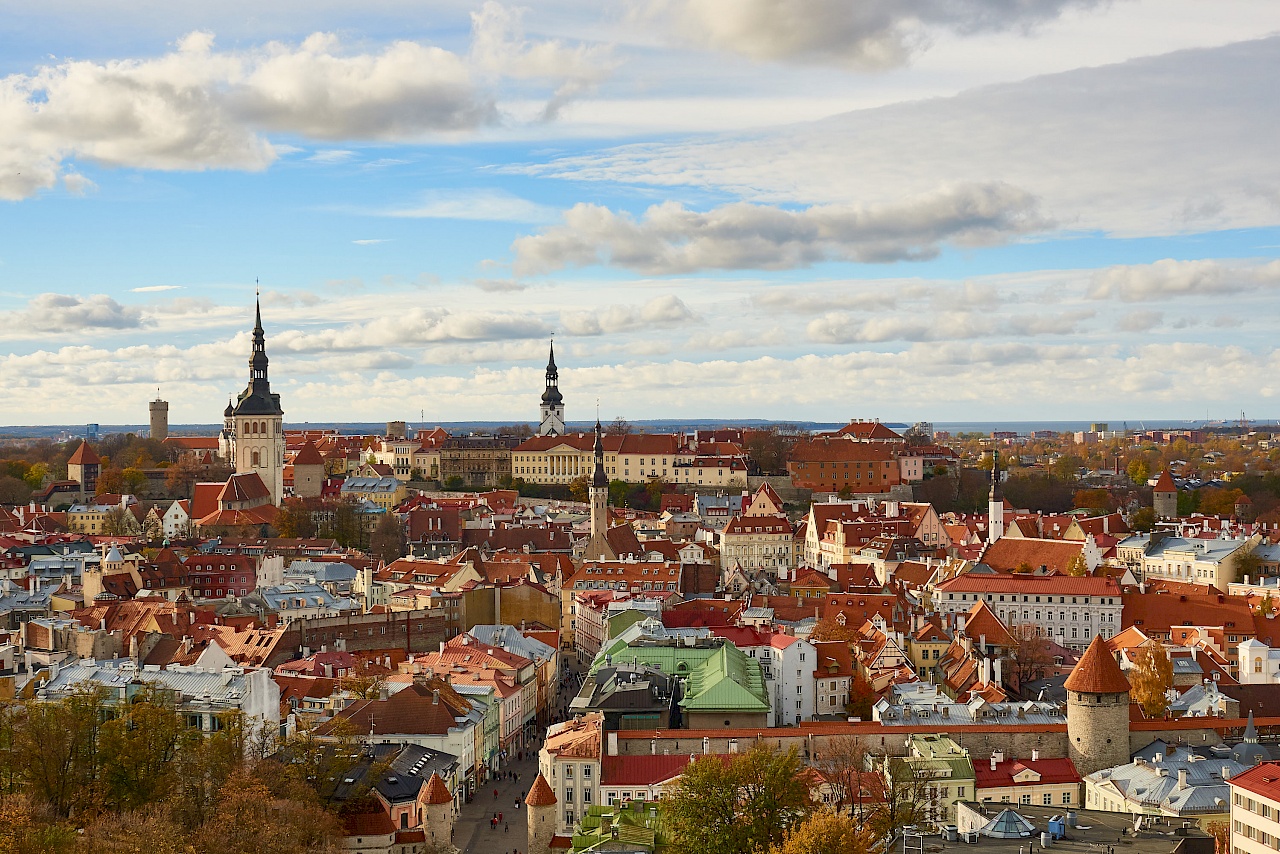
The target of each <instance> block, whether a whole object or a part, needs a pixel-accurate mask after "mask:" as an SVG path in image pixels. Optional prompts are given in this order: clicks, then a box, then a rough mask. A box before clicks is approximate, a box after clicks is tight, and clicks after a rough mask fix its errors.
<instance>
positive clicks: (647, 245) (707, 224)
mask: <svg viewBox="0 0 1280 854" xmlns="http://www.w3.org/2000/svg"><path fill="white" fill-rule="evenodd" d="M1049 225H1050V223H1049V222H1048V221H1047V220H1046V219H1044V218H1043V217H1042V216H1040V214H1039V212H1038V210H1037V204H1036V200H1035V198H1033V197H1032V196H1030V195H1029V194H1027V193H1025V192H1023V191H1022V190H1019V189H1018V188H1016V187H1012V186H1009V185H1007V184H1001V183H991V184H966V185H961V186H954V187H947V188H944V189H941V190H937V191H935V192H933V193H929V194H927V195H922V196H917V197H916V198H914V199H909V200H906V201H904V202H899V203H896V204H886V205H879V206H865V205H815V206H813V207H810V208H806V209H804V210H799V211H791V210H785V209H783V208H779V207H773V206H766V205H754V204H747V203H743V202H738V203H733V204H727V205H723V206H721V207H718V208H714V209H712V210H710V211H707V212H706V213H701V212H697V211H691V210H689V209H688V208H686V207H684V205H682V204H680V203H678V202H665V203H663V204H659V205H654V206H652V207H650V208H649V209H648V210H647V211H645V213H644V215H643V217H641V218H640V219H638V220H637V219H636V218H634V217H632V216H630V215H629V214H626V213H617V212H614V211H611V210H609V209H608V208H605V207H602V206H600V205H594V204H586V203H580V204H577V205H575V206H574V207H572V208H570V209H569V210H568V211H566V212H565V215H564V222H563V224H561V225H556V226H552V227H550V228H547V229H544V230H543V231H541V232H540V233H538V234H535V235H530V236H527V237H521V238H518V239H517V240H516V241H515V242H514V243H513V244H512V250H513V251H514V253H515V264H514V269H515V272H516V274H517V275H525V274H539V273H546V272H550V271H552V270H558V269H561V268H563V267H567V266H586V265H591V264H600V263H603V264H610V265H613V266H619V267H626V268H628V269H632V270H636V271H639V272H641V273H645V274H650V275H666V274H672V273H688V272H693V271H697V270H708V269H720V270H738V269H766V270H782V269H791V268H795V267H805V266H808V265H810V264H814V263H818V262H820V261H827V260H848V261H860V262H890V261H902V260H908V259H923V258H931V257H933V256H935V255H937V253H938V252H939V250H940V247H941V245H942V244H943V243H948V242H949V243H954V244H957V245H963V246H977V245H990V244H996V243H1001V242H1005V241H1008V240H1010V239H1012V238H1014V237H1017V236H1019V235H1022V234H1027V233H1030V232H1034V231H1038V230H1042V229H1045V228H1048V227H1049Z"/></svg>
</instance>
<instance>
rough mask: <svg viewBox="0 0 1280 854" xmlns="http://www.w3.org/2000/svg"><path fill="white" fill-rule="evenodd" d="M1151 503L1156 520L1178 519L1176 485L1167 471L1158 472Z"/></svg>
mask: <svg viewBox="0 0 1280 854" xmlns="http://www.w3.org/2000/svg"><path fill="white" fill-rule="evenodd" d="M1151 503H1152V505H1153V507H1152V509H1154V510H1155V511H1156V518H1157V519H1177V518H1178V485H1177V484H1175V483H1174V482H1173V476H1172V475H1170V474H1169V470H1168V469H1165V470H1164V471H1162V472H1160V479H1159V480H1157V481H1156V488H1155V489H1153V490H1152V491H1151Z"/></svg>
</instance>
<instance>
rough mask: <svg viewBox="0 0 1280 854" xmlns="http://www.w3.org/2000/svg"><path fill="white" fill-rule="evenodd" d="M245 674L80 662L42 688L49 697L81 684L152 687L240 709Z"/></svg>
mask: <svg viewBox="0 0 1280 854" xmlns="http://www.w3.org/2000/svg"><path fill="white" fill-rule="evenodd" d="M245 674H246V671H245V670H244V668H240V667H229V668H225V669H224V670H207V669H204V668H200V667H194V666H191V667H184V666H178V665H175V666H172V667H169V668H167V669H165V670H160V669H158V668H157V669H154V670H153V669H151V668H149V667H144V668H142V669H141V670H139V669H138V668H137V667H136V666H135V665H134V664H133V662H132V661H130V660H129V659H114V660H112V661H94V660H93V659H92V658H89V659H82V660H80V661H77V662H75V663H73V664H68V665H66V666H64V667H61V668H59V669H58V673H57V675H55V676H54V677H53V678H52V679H50V680H49V682H48V683H47V684H46V685H45V686H44V689H43V690H44V691H45V692H46V694H49V695H56V694H60V693H65V692H70V691H72V690H74V689H75V688H76V686H78V685H81V684H84V683H92V684H97V685H103V686H106V687H107V688H117V689H121V688H127V687H128V686H129V685H130V684H142V683H154V684H158V685H162V686H164V687H165V688H168V689H170V690H172V691H180V692H181V693H182V695H183V696H184V697H186V698H189V699H200V700H204V699H205V698H208V702H211V703H215V704H224V703H225V704H230V705H239V700H240V699H241V698H242V697H244V694H245V690H246V689H247V688H248V679H247V677H246V675H245Z"/></svg>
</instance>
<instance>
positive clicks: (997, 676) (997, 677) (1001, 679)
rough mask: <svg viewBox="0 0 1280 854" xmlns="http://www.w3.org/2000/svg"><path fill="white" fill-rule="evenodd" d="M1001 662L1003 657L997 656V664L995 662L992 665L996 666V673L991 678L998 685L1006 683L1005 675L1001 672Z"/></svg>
mask: <svg viewBox="0 0 1280 854" xmlns="http://www.w3.org/2000/svg"><path fill="white" fill-rule="evenodd" d="M1001 662H1002V659H999V658H997V659H996V660H995V664H993V665H992V667H994V668H995V673H994V674H992V677H991V678H992V679H993V680H994V681H995V683H996V684H997V685H1003V684H1004V677H1003V676H1002V675H1001V673H1000V665H1001Z"/></svg>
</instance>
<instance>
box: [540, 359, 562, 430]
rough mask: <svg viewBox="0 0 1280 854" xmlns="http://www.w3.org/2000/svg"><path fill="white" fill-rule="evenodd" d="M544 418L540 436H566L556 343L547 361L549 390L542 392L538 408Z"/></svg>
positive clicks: (541, 421)
mask: <svg viewBox="0 0 1280 854" xmlns="http://www.w3.org/2000/svg"><path fill="white" fill-rule="evenodd" d="M538 409H539V410H540V411H541V412H542V418H541V420H540V421H539V423H538V435H539V436H563V435H564V398H563V397H561V395H560V371H559V370H558V369H557V368H556V342H554V341H552V342H551V355H550V357H549V358H548V359H547V388H546V390H545V391H544V392H542V404H541V405H540V406H539V407H538Z"/></svg>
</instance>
